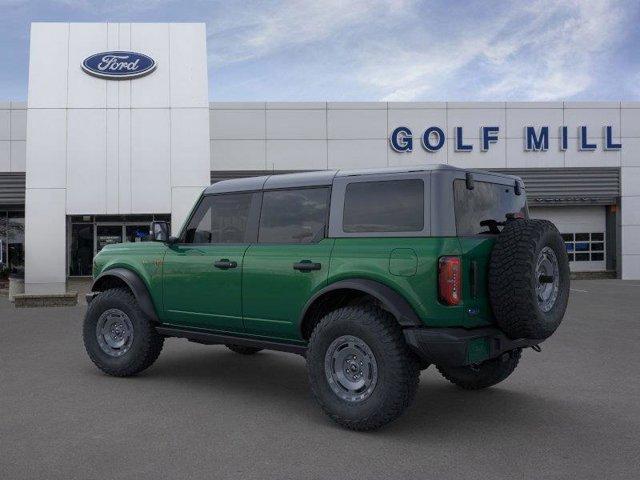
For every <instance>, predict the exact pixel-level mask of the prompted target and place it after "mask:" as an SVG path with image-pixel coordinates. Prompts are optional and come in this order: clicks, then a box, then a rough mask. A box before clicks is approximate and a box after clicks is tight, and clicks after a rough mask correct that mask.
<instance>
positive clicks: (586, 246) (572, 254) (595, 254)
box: [562, 232, 605, 262]
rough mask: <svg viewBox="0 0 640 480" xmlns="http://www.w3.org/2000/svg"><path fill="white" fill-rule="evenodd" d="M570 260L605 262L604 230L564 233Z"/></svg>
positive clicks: (563, 236) (563, 237)
mask: <svg viewBox="0 0 640 480" xmlns="http://www.w3.org/2000/svg"><path fill="white" fill-rule="evenodd" d="M562 239H563V240H564V244H565V246H566V247H567V255H568V256H569V261H570V262H604V260H605V235H604V232H590V233H586V232H581V233H563V234H562Z"/></svg>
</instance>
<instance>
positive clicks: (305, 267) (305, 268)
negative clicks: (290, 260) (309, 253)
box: [293, 260, 322, 272]
mask: <svg viewBox="0 0 640 480" xmlns="http://www.w3.org/2000/svg"><path fill="white" fill-rule="evenodd" d="M321 268H322V265H321V264H320V263H316V262H312V261H311V260H302V261H301V262H298V263H294V264H293V269H294V270H300V271H301V272H310V271H311V270H320V269H321Z"/></svg>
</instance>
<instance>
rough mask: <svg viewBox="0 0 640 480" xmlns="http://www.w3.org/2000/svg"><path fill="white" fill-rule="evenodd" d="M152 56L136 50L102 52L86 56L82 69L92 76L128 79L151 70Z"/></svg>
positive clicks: (152, 68) (152, 64) (152, 69)
mask: <svg viewBox="0 0 640 480" xmlns="http://www.w3.org/2000/svg"><path fill="white" fill-rule="evenodd" d="M155 68H156V62H155V60H154V59H153V58H151V57H148V56H147V55H143V54H142V53H136V52H102V53H96V54H94V55H91V56H90V57H87V58H85V59H84V61H83V62H82V69H83V70H84V71H85V72H87V73H88V74H89V75H93V76H94V77H100V78H106V79H111V80H130V79H132V78H137V77H142V76H144V75H147V74H149V73H151V72H153V71H154V70H155Z"/></svg>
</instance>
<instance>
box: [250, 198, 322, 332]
mask: <svg viewBox="0 0 640 480" xmlns="http://www.w3.org/2000/svg"><path fill="white" fill-rule="evenodd" d="M328 208H329V188H327V187H322V188H301V189H288V190H272V191H266V192H264V194H263V201H262V213H261V216H260V230H259V236H258V243H256V244H254V245H251V246H250V247H249V248H248V250H247V252H246V253H245V256H244V263H243V272H242V290H243V293H242V299H243V311H244V323H245V327H246V331H247V333H250V334H253V335H259V336H268V337H278V338H283V339H287V340H300V334H299V327H298V320H299V315H300V311H301V310H302V307H303V306H304V304H305V303H306V301H307V300H308V299H309V297H310V296H311V294H312V293H313V292H314V291H316V290H318V289H319V288H321V287H322V286H323V285H324V284H325V283H326V281H327V275H328V272H329V260H330V258H331V249H332V247H333V243H334V240H333V239H328V238H324V237H325V233H326V225H327V219H328Z"/></svg>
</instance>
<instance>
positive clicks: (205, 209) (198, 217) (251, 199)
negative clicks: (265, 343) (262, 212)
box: [163, 193, 259, 333]
mask: <svg viewBox="0 0 640 480" xmlns="http://www.w3.org/2000/svg"><path fill="white" fill-rule="evenodd" d="M258 209H259V195H258V194H254V193H231V194H220V195H209V196H204V197H202V199H201V200H200V202H199V204H198V207H197V208H196V209H195V211H194V213H193V215H192V217H191V219H190V220H189V222H188V224H187V228H186V229H185V231H184V232H183V233H182V235H181V237H180V239H179V241H178V242H177V243H176V244H173V245H171V246H170V247H169V249H168V251H167V254H166V255H165V258H164V269H163V292H164V299H163V300H164V302H163V303H164V314H165V319H166V321H167V322H168V323H171V324H173V325H178V326H186V327H198V328H205V329H209V330H217V331H224V332H236V333H238V332H243V331H244V325H243V322H242V302H241V288H242V284H241V279H242V268H243V259H244V254H245V251H246V250H247V248H248V247H249V244H250V243H251V241H255V235H256V233H255V232H256V228H255V226H253V227H252V224H253V223H257V214H258Z"/></svg>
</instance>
